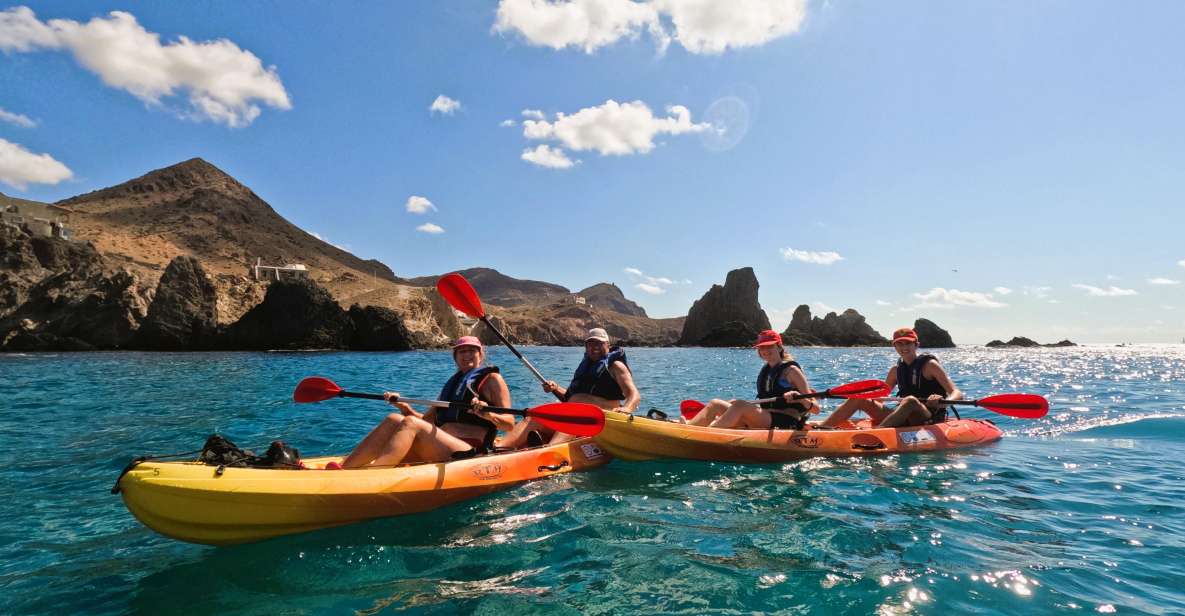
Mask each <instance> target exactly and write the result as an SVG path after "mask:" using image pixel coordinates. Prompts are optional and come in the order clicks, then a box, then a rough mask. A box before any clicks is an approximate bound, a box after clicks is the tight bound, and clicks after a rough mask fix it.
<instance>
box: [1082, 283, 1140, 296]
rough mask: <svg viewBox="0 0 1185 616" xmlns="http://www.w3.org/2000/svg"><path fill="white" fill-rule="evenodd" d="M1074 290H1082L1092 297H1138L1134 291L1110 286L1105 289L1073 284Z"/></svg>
mask: <svg viewBox="0 0 1185 616" xmlns="http://www.w3.org/2000/svg"><path fill="white" fill-rule="evenodd" d="M1073 286H1074V288H1075V289H1082V290H1083V291H1086V292H1087V294H1089V295H1090V296H1092V297H1122V296H1125V295H1139V293H1137V292H1136V290H1135V289H1120V288H1119V287H1115V286H1111V287H1107V288H1106V289H1103V288H1100V287H1094V286H1091V285H1088V284H1075V285H1073Z"/></svg>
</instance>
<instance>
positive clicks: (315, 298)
mask: <svg viewBox="0 0 1185 616" xmlns="http://www.w3.org/2000/svg"><path fill="white" fill-rule="evenodd" d="M353 335H354V324H353V322H352V321H351V320H350V318H349V316H348V315H347V314H346V311H345V310H342V308H341V306H339V305H338V304H337V302H336V301H334V299H333V296H332V295H330V294H329V291H326V290H325V289H324V288H322V287H321V286H320V285H318V284H317V283H315V282H313V281H312V280H309V279H307V278H295V279H290V280H277V281H275V282H273V283H272V284H271V285H270V286H268V288H267V295H265V296H264V298H263V302H261V303H260V304H259V305H258V306H255V307H254V308H252V309H251V310H248V311H247V314H244V315H243V318H241V319H239V320H238V321H237V322H235V323H234V324H233V325H231V326H230V327H229V328H227V330H226V334H225V336H223V339H222V341H221V346H223V347H224V348H228V349H241V350H258V351H265V350H269V349H345V348H348V347H349V346H350V342H351V340H352V338H353Z"/></svg>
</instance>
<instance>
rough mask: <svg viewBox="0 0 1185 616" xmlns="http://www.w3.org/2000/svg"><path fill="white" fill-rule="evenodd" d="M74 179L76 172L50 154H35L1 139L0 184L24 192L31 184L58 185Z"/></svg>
mask: <svg viewBox="0 0 1185 616" xmlns="http://www.w3.org/2000/svg"><path fill="white" fill-rule="evenodd" d="M72 177H74V172H73V171H70V169H69V168H68V167H66V165H63V164H62V163H60V162H58V161H57V160H55V159H54V157H52V156H50V155H49V154H34V153H32V152H30V151H28V150H26V149H25V148H24V147H23V146H21V145H20V144H16V143H12V142H11V141H7V140H4V139H0V182H4V183H5V184H8V185H10V186H14V187H16V188H19V189H21V190H24V189H25V187H26V186H28V185H29V184H57V183H58V182H61V181H62V180H68V179H70V178H72Z"/></svg>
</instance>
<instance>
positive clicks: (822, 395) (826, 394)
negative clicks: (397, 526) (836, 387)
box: [746, 389, 847, 405]
mask: <svg viewBox="0 0 1185 616" xmlns="http://www.w3.org/2000/svg"><path fill="white" fill-rule="evenodd" d="M846 397H847V396H840V395H838V394H833V393H831V390H830V389H828V390H827V391H816V392H815V393H813V394H798V395H796V396H794V397H793V398H791V399H792V400H805V399H807V398H846ZM782 399H783V398H782V397H781V396H777V397H774V398H761V399H760V400H746V402H748V403H749V404H757V405H761V404H766V403H768V402H777V401H778V400H782Z"/></svg>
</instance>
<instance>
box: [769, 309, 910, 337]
mask: <svg viewBox="0 0 1185 616" xmlns="http://www.w3.org/2000/svg"><path fill="white" fill-rule="evenodd" d="M782 340H784V341H786V343H787V344H790V345H792V346H840V347H851V346H886V345H888V344H889V341H888V339H886V338H885V337H884V336H882V335H880V334H879V333H877V331H876V330H875V329H873V328H872V326H871V325H869V324H868V322H867V321H866V320H865V319H864V315H862V314H860V313H859V312H857V311H856V310H855V309H853V308H848V309H847V310H845V311H843V314H835V313H834V312H828V313H827V316H825V317H823V318H822V319H820V318H819V317H814V318H811V309H810V307H808V306H806V305H802V306H799V307H798V308H796V309H795V310H794V316H793V317H792V318H791V319H790V326H789V327H787V328H786V332H785V333H784V334H782Z"/></svg>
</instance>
